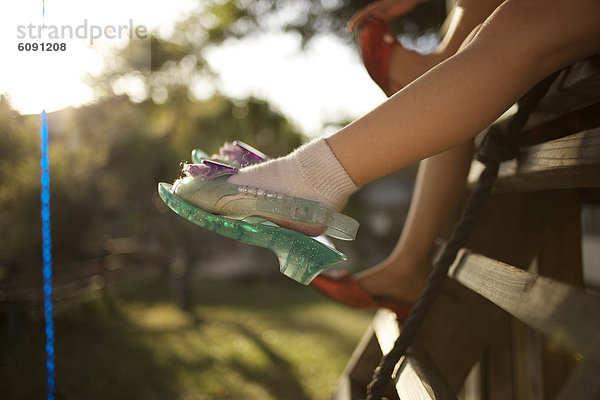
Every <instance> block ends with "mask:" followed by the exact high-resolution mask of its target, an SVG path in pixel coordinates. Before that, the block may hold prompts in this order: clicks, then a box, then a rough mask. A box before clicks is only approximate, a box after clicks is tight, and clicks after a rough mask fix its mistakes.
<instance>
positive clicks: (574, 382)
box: [558, 335, 600, 400]
mask: <svg viewBox="0 0 600 400" xmlns="http://www.w3.org/2000/svg"><path fill="white" fill-rule="evenodd" d="M592 347H593V354H594V355H595V356H594V357H584V358H583V360H582V362H581V364H580V365H579V366H578V367H577V369H576V370H575V372H574V373H573V374H572V375H571V378H570V379H569V381H568V382H567V384H566V385H565V386H564V387H563V389H562V391H561V392H560V394H559V396H558V400H571V399H577V400H600V379H598V377H600V362H599V361H598V360H599V359H600V335H599V337H597V338H596V341H595V343H594V344H593V346H592Z"/></svg>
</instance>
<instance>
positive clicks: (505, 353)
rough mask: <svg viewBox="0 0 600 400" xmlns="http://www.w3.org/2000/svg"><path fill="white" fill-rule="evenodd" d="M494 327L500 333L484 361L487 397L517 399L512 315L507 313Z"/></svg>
mask: <svg viewBox="0 0 600 400" xmlns="http://www.w3.org/2000/svg"><path fill="white" fill-rule="evenodd" d="M494 328H495V329H496V330H497V331H498V333H499V335H498V336H497V337H496V340H494V341H493V342H492V343H491V344H490V346H489V347H488V349H487V351H486V355H485V358H484V363H483V370H484V392H485V399H486V400H516V397H515V393H514V388H515V387H516V383H515V382H514V377H513V358H512V357H513V348H512V343H511V335H510V316H509V315H505V318H503V321H501V322H500V323H498V324H496V325H495V327H494Z"/></svg>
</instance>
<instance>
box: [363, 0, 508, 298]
mask: <svg viewBox="0 0 600 400" xmlns="http://www.w3.org/2000/svg"><path fill="white" fill-rule="evenodd" d="M500 3H501V1H498V0H462V1H459V2H458V3H457V5H456V8H455V10H454V11H453V13H452V14H451V20H450V21H449V27H448V30H447V33H446V35H445V37H444V40H443V41H442V42H441V43H440V46H439V47H438V49H437V51H436V53H435V54H432V55H431V56H428V57H429V59H428V60H429V61H431V62H435V64H437V63H439V62H441V61H443V60H445V59H446V58H448V57H450V56H452V55H454V53H456V51H457V50H458V49H459V47H460V46H461V44H462V45H463V46H464V45H465V44H466V43H463V42H468V40H466V41H465V39H466V38H467V36H469V34H470V33H471V32H472V31H473V29H474V28H475V27H476V26H477V25H478V24H480V23H481V22H483V21H484V20H485V19H486V18H487V17H488V16H489V15H490V14H491V13H492V11H494V9H495V8H496V7H497V6H498V5H499V4H500ZM471 36H472V35H471ZM396 55H398V53H397V52H396ZM398 61H399V60H393V61H392V62H393V63H394V62H398ZM431 67H433V65H425V66H421V68H422V70H421V71H420V73H419V75H420V74H422V73H424V72H426V71H427V70H429V69H430V68H431ZM414 71H415V73H416V71H417V69H415V70H414ZM394 73H397V74H398V73H402V71H401V68H398V69H396V70H393V71H392V79H393V77H394ZM396 76H398V75H396ZM417 77H418V76H414V77H412V78H411V80H413V79H416V78H417ZM473 150H474V147H473V142H472V140H469V141H467V142H465V143H463V144H461V145H459V146H457V147H455V148H453V149H450V150H448V151H445V152H443V153H440V154H438V155H435V156H433V157H430V158H428V159H425V160H423V161H422V162H421V165H420V167H419V173H418V175H417V180H416V184H415V193H414V196H413V199H412V201H411V205H410V209H409V213H408V217H407V219H406V223H405V225H404V228H403V230H402V234H401V236H400V238H399V241H398V243H397V245H396V247H395V248H394V251H393V252H392V253H391V254H390V255H389V256H388V257H386V259H385V260H383V261H382V262H381V263H379V264H378V265H376V266H374V267H372V268H369V269H367V270H365V271H363V272H362V273H360V274H357V275H356V277H355V279H356V280H357V281H358V282H359V283H360V284H361V286H362V287H363V288H364V289H365V290H366V291H367V292H369V293H370V294H371V295H373V296H380V297H386V298H393V299H397V300H401V301H403V302H413V301H416V299H417V297H418V296H419V294H420V292H421V290H422V289H423V286H424V283H425V280H426V278H427V275H428V274H429V270H430V266H429V257H430V253H431V251H432V248H433V245H434V243H435V239H436V238H437V236H438V235H439V232H440V230H441V228H442V226H443V224H444V223H445V221H446V220H447V219H448V218H449V216H450V214H451V213H452V212H453V211H454V210H455V208H456V206H457V204H458V202H459V200H460V198H461V194H462V193H463V190H464V184H465V180H466V177H467V174H468V171H469V167H470V165H471V159H472V156H473Z"/></svg>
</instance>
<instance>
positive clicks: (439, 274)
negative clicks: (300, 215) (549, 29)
mask: <svg viewBox="0 0 600 400" xmlns="http://www.w3.org/2000/svg"><path fill="white" fill-rule="evenodd" d="M557 75H558V72H557V73H555V74H553V75H552V76H550V77H548V78H546V79H544V80H543V81H541V82H540V83H538V84H537V85H536V86H534V87H533V88H532V89H531V90H530V91H529V92H528V93H527V94H525V96H523V97H522V98H521V100H519V102H518V104H519V110H518V111H517V113H516V114H515V115H514V116H513V117H512V118H511V120H510V121H509V122H508V124H507V126H506V129H505V130H502V129H497V128H495V127H491V128H490V130H489V131H488V134H487V135H486V138H485V141H484V143H483V145H482V146H481V148H480V150H479V151H478V152H477V154H476V157H477V159H478V160H479V161H481V162H483V163H484V164H485V165H486V167H485V169H484V171H483V172H482V173H481V176H480V177H479V181H478V182H477V185H476V187H475V189H474V191H473V193H472V194H471V197H470V198H469V201H468V203H467V205H466V206H465V208H464V210H463V213H462V215H461V218H460V220H459V222H458V224H457V225H456V227H455V228H454V231H453V232H452V235H451V237H450V239H449V240H448V241H447V242H446V244H445V245H444V247H443V250H442V252H441V255H440V256H439V257H438V259H437V260H436V261H435V263H434V267H433V271H432V272H431V274H430V275H429V278H428V280H427V283H426V285H425V289H424V290H423V293H421V296H420V297H419V299H418V300H417V303H416V304H415V306H414V307H413V308H412V310H411V313H410V315H409V316H408V318H407V319H406V321H405V323H404V325H403V327H402V331H401V332H400V336H399V337H398V339H397V340H396V342H395V343H394V347H393V348H392V350H391V351H390V352H389V353H388V354H386V355H384V356H383V358H382V359H381V361H380V363H379V365H378V366H377V368H376V369H375V371H374V372H373V378H372V380H371V382H370V383H369V385H368V386H367V400H381V398H382V396H383V394H384V391H385V389H386V387H387V385H388V384H389V382H390V380H391V379H392V373H393V371H394V368H395V366H396V365H397V364H398V362H399V361H400V359H401V358H402V356H404V354H405V353H406V349H407V348H408V346H409V345H410V344H411V343H412V341H413V339H414V337H415V336H416V332H417V330H418V329H419V327H420V326H421V324H422V322H423V320H424V319H425V317H426V315H427V312H428V311H429V309H430V308H431V306H432V305H433V302H434V301H435V299H436V297H437V295H438V293H439V291H440V288H441V286H442V283H443V282H444V280H445V279H446V276H447V275H448V270H449V268H450V266H451V265H452V263H453V262H454V259H455V258H456V254H457V253H458V251H459V250H460V249H461V248H462V247H464V245H465V243H466V241H467V238H468V236H469V233H470V232H471V230H472V228H473V226H474V224H475V222H476V220H477V218H478V217H479V215H480V214H481V211H482V210H483V206H484V204H485V200H486V199H487V197H488V195H489V194H490V192H491V190H492V186H493V184H494V181H495V180H496V177H497V176H498V169H499V166H500V162H502V161H506V160H510V159H512V158H514V157H515V156H516V155H517V154H518V150H519V149H518V145H517V136H518V135H519V133H520V132H521V131H522V129H523V127H524V126H525V123H526V122H527V119H528V118H529V116H530V115H531V113H532V112H533V111H534V110H535V108H536V107H537V105H538V104H539V102H540V100H541V99H542V98H543V97H544V95H545V94H546V92H547V91H548V88H549V87H550V85H551V84H552V82H553V81H554V79H555V78H556V76H557Z"/></svg>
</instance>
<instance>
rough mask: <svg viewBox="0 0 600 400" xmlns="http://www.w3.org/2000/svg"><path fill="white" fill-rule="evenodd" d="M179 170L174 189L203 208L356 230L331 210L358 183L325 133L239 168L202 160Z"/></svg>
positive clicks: (344, 234) (312, 230) (348, 236)
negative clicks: (181, 174)
mask: <svg viewBox="0 0 600 400" xmlns="http://www.w3.org/2000/svg"><path fill="white" fill-rule="evenodd" d="M185 168H187V170H185ZM184 171H185V172H186V174H187V175H188V177H186V178H182V179H179V180H178V181H177V182H175V184H174V185H173V190H174V194H175V195H177V196H179V197H181V198H182V199H183V200H185V201H187V202H189V203H190V204H192V205H193V206H195V207H198V208H200V209H202V210H203V211H207V212H209V213H212V214H219V215H223V216H226V217H230V218H234V219H248V218H255V219H256V218H261V219H264V220H268V221H271V222H274V223H276V224H277V225H279V226H282V227H285V228H288V229H293V230H296V231H299V232H301V233H304V234H306V235H309V236H318V235H320V234H323V233H325V234H328V235H330V236H332V237H336V238H340V239H345V240H352V239H354V235H355V234H356V229H357V228H358V223H357V222H356V221H355V220H353V219H352V218H349V217H346V216H344V215H342V214H339V213H337V212H336V211H337V210H339V209H341V207H342V206H343V204H344V203H345V202H346V199H347V197H348V196H349V195H350V194H351V193H352V192H353V191H354V190H356V189H357V187H356V185H354V183H353V182H352V179H351V178H350V177H349V176H348V174H347V173H346V171H345V170H344V168H343V166H342V165H341V164H340V163H339V161H338V160H337V158H336V157H335V155H334V154H333V152H332V151H331V150H330V148H329V146H328V145H327V143H326V142H325V140H324V139H317V140H314V141H312V142H310V143H309V144H307V145H305V146H302V147H301V148H299V149H297V150H296V151H294V152H293V153H291V154H289V155H288V156H286V157H282V158H279V159H276V160H271V161H269V162H265V163H261V164H258V165H254V166H251V167H247V168H242V169H240V170H237V169H236V168H234V167H231V166H229V165H225V164H221V163H218V162H214V161H204V164H203V165H200V166H196V165H191V166H189V165H188V166H184Z"/></svg>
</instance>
